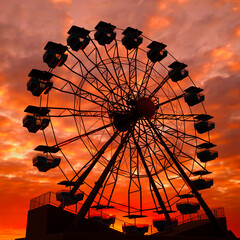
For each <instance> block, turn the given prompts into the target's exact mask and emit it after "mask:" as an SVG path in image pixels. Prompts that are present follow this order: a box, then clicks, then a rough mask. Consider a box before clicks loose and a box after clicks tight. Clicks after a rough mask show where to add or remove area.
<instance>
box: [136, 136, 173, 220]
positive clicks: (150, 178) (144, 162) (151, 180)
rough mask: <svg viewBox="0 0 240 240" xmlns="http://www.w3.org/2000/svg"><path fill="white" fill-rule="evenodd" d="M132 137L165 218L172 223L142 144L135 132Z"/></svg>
mask: <svg viewBox="0 0 240 240" xmlns="http://www.w3.org/2000/svg"><path fill="white" fill-rule="evenodd" d="M132 138H133V140H134V143H135V145H136V147H137V151H138V153H139V155H140V158H141V161H142V163H143V166H144V168H145V171H146V173H147V176H148V179H149V182H150V184H151V185H152V188H153V191H154V193H155V195H156V198H157V200H158V203H159V205H160V207H161V209H162V210H163V213H164V216H165V219H166V220H167V221H168V222H169V223H171V222H172V220H171V218H170V216H169V214H168V211H167V209H166V206H165V204H164V202H163V200H162V197H161V195H160V193H159V191H158V189H157V186H156V184H155V182H154V179H153V177H152V175H151V173H150V171H149V169H148V166H147V164H146V161H145V158H144V156H143V153H142V150H141V148H140V146H139V145H138V143H137V141H136V139H135V137H134V135H133V133H132Z"/></svg>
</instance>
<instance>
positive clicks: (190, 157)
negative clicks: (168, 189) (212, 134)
mask: <svg viewBox="0 0 240 240" xmlns="http://www.w3.org/2000/svg"><path fill="white" fill-rule="evenodd" d="M181 133H182V132H181ZM159 134H160V133H159ZM161 136H162V138H164V139H165V141H166V142H168V143H169V144H170V145H171V146H172V147H173V148H175V149H176V150H178V151H179V154H181V156H182V157H184V158H186V160H185V161H182V162H186V161H189V160H192V161H193V162H195V163H196V164H197V165H199V166H200V167H201V168H202V169H203V170H205V171H207V169H206V168H205V167H203V166H202V165H201V164H200V163H199V162H198V161H197V160H195V159H194V158H193V157H192V156H190V155H189V154H187V153H185V152H183V151H182V150H181V149H180V148H179V147H178V146H177V144H174V143H172V142H171V141H170V140H169V139H168V138H167V137H165V136H164V135H161ZM171 136H174V137H175V138H177V139H180V140H181V141H182V142H183V143H187V144H188V145H190V146H191V147H194V148H196V146H195V145H192V144H189V143H188V142H186V141H184V139H181V138H180V137H179V136H175V135H171ZM191 137H193V138H194V137H195V136H192V135H191ZM195 138H196V137H195ZM202 140H203V141H205V140H204V139H202ZM205 142H206V143H207V141H205ZM156 143H157V140H156ZM166 159H167V158H166ZM181 164H182V163H181ZM182 166H183V167H184V168H186V166H184V165H183V164H182ZM171 167H172V166H171ZM186 169H187V168H186ZM187 170H188V172H190V173H192V171H191V170H189V169H187Z"/></svg>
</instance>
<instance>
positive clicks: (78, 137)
mask: <svg viewBox="0 0 240 240" xmlns="http://www.w3.org/2000/svg"><path fill="white" fill-rule="evenodd" d="M112 125H113V123H109V124H107V125H104V126H102V127H99V128H96V129H94V130H91V131H89V132H86V133H84V134H81V135H78V136H76V137H73V138H70V139H68V140H65V141H63V142H60V143H57V144H56V145H53V146H51V147H50V149H51V148H56V147H57V148H61V147H63V146H65V145H68V144H70V143H72V142H75V141H77V140H79V139H82V138H84V137H87V136H89V135H91V134H94V133H96V132H98V131H101V130H103V129H106V128H108V127H111V126H112Z"/></svg>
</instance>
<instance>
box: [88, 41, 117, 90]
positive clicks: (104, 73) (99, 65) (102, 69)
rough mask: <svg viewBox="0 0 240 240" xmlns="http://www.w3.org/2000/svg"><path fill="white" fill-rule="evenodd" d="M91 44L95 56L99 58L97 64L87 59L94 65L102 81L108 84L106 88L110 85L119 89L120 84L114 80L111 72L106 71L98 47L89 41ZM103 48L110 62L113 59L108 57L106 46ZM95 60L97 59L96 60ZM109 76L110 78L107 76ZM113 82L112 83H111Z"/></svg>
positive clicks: (106, 68)
mask: <svg viewBox="0 0 240 240" xmlns="http://www.w3.org/2000/svg"><path fill="white" fill-rule="evenodd" d="M91 42H92V44H93V46H94V48H95V51H96V54H97V56H98V58H99V60H100V61H99V62H96V63H94V62H93V61H92V60H91V59H89V60H90V61H91V62H92V63H93V64H94V65H96V67H97V69H98V72H99V73H100V74H101V75H102V77H103V79H105V81H106V83H107V84H108V86H109V87H110V88H111V84H113V85H116V86H117V87H118V88H121V84H120V82H119V79H118V78H116V79H115V78H114V76H113V74H112V72H111V71H110V70H109V69H108V67H107V65H106V64H105V62H104V61H103V59H102V57H101V54H100V52H99V49H98V47H97V46H96V44H95V43H94V41H93V40H92V39H91ZM104 48H105V52H106V53H107V55H108V57H109V60H110V61H111V62H112V61H113V59H112V58H111V57H110V55H109V52H108V50H107V49H106V45H104ZM96 59H97V58H96ZM108 75H110V77H109V76H108ZM111 80H113V81H111Z"/></svg>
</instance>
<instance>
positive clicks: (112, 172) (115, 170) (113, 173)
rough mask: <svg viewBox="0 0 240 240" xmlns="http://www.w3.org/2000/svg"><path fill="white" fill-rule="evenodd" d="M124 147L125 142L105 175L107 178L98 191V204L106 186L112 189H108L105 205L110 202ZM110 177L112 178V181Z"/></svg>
mask: <svg viewBox="0 0 240 240" xmlns="http://www.w3.org/2000/svg"><path fill="white" fill-rule="evenodd" d="M126 147H127V144H125V146H124V148H123V151H122V152H121V153H120V154H119V159H118V160H116V163H115V164H114V165H113V167H112V168H111V170H110V172H109V175H108V177H107V179H106V181H105V183H104V185H103V187H102V191H101V193H100V197H99V200H98V205H100V201H101V199H102V198H103V196H104V191H105V189H106V187H108V186H110V187H111V188H112V189H111V191H110V194H109V197H108V198H107V202H108V203H107V207H108V206H109V204H110V202H111V199H112V196H113V193H114V190H115V187H116V184H117V180H118V173H119V170H120V166H121V162H122V159H123V157H124V153H125V151H126ZM110 179H112V181H111V180H110ZM110 181H111V182H110ZM105 199H106V198H105Z"/></svg>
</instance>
